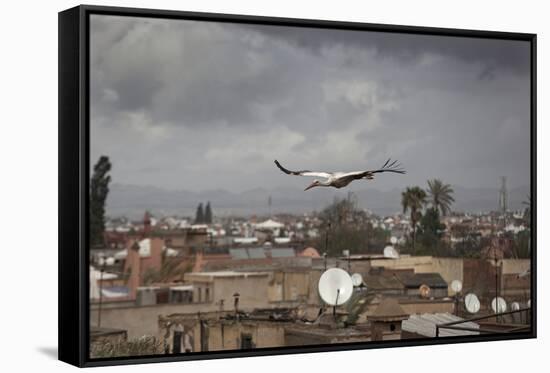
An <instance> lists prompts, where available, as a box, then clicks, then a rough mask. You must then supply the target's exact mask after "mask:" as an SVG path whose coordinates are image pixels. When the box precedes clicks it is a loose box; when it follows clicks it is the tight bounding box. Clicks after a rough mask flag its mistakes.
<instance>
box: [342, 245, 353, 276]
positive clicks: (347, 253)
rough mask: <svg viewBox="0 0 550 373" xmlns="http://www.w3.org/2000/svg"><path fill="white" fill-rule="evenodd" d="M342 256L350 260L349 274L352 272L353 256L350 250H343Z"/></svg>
mask: <svg viewBox="0 0 550 373" xmlns="http://www.w3.org/2000/svg"><path fill="white" fill-rule="evenodd" d="M342 254H343V255H344V256H345V257H346V258H347V259H348V272H351V256H350V253H349V250H343V251H342Z"/></svg>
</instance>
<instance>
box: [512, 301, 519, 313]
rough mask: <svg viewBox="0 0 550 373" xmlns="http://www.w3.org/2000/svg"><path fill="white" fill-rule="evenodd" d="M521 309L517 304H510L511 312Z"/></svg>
mask: <svg viewBox="0 0 550 373" xmlns="http://www.w3.org/2000/svg"><path fill="white" fill-rule="evenodd" d="M520 308H521V307H520V306H519V303H518V302H512V304H511V305H510V309H511V310H512V311H518V310H519V309H520Z"/></svg>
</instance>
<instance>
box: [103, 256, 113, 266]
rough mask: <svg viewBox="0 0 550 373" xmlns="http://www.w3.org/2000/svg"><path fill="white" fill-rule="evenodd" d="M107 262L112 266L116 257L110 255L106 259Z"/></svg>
mask: <svg viewBox="0 0 550 373" xmlns="http://www.w3.org/2000/svg"><path fill="white" fill-rule="evenodd" d="M105 264H106V265H108V266H112V265H114V264H115V258H113V257H112V256H110V257H108V258H107V259H105Z"/></svg>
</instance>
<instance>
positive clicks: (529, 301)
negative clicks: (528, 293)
mask: <svg viewBox="0 0 550 373" xmlns="http://www.w3.org/2000/svg"><path fill="white" fill-rule="evenodd" d="M527 308H531V299H529V300H528V301H527Z"/></svg>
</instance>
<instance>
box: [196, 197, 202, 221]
mask: <svg viewBox="0 0 550 373" xmlns="http://www.w3.org/2000/svg"><path fill="white" fill-rule="evenodd" d="M202 223H204V211H203V209H202V202H201V203H199V206H198V207H197V212H196V214H195V224H202Z"/></svg>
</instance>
